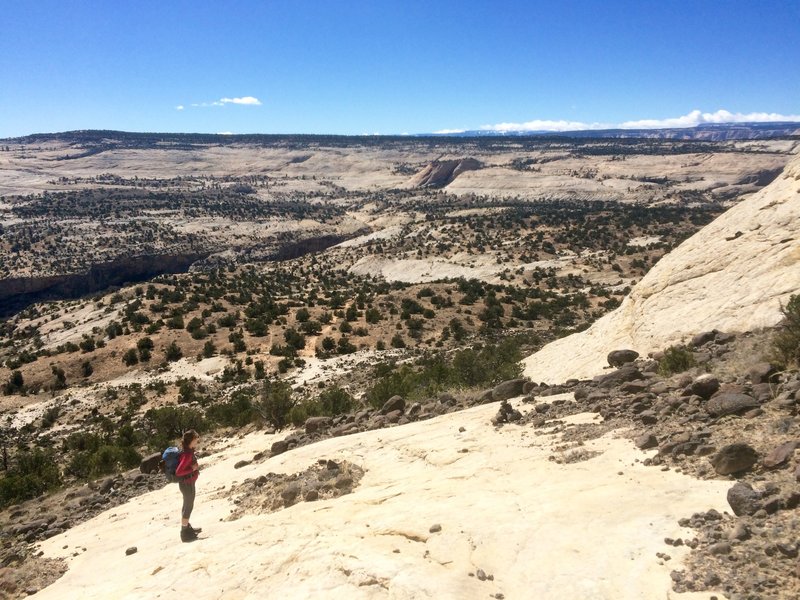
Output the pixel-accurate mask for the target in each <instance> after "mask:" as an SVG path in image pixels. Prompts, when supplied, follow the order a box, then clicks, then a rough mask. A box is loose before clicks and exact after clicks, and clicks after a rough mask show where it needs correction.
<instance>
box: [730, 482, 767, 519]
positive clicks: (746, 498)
mask: <svg viewBox="0 0 800 600" xmlns="http://www.w3.org/2000/svg"><path fill="white" fill-rule="evenodd" d="M727 498H728V504H730V506H731V508H732V509H733V514H735V515H736V516H737V517H741V516H742V515H753V514H755V513H756V511H757V510H758V509H760V508H761V494H760V493H759V492H757V491H755V490H754V489H753V486H751V485H750V484H749V483H744V482H742V481H739V482H737V483H736V485H734V486H733V487H732V488H731V489H729V490H728V496H727Z"/></svg>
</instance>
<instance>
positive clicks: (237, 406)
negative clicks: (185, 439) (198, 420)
mask: <svg viewBox="0 0 800 600" xmlns="http://www.w3.org/2000/svg"><path fill="white" fill-rule="evenodd" d="M252 397H253V389H252V388H243V389H239V390H236V391H235V392H234V393H233V394H232V395H231V399H230V400H228V401H227V402H222V403H219V404H214V405H213V406H210V407H209V408H208V409H207V410H206V417H207V418H208V419H209V420H210V421H213V422H215V423H218V424H219V425H223V426H228V427H243V426H244V425H247V424H248V423H251V422H253V421H254V420H255V419H256V418H257V417H258V416H259V414H258V412H257V411H256V410H255V409H254V408H253V401H252Z"/></svg>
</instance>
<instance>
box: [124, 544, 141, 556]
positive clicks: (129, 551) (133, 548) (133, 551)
mask: <svg viewBox="0 0 800 600" xmlns="http://www.w3.org/2000/svg"><path fill="white" fill-rule="evenodd" d="M138 551H139V549H138V548H137V547H136V546H131V547H130V548H128V549H127V550H125V556H130V555H131V554H136V553H137V552H138Z"/></svg>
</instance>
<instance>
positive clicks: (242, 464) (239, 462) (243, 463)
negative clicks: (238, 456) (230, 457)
mask: <svg viewBox="0 0 800 600" xmlns="http://www.w3.org/2000/svg"><path fill="white" fill-rule="evenodd" d="M249 464H250V461H249V460H237V461H236V462H235V463H234V465H233V468H234V469H241V468H242V467H246V466H247V465H249Z"/></svg>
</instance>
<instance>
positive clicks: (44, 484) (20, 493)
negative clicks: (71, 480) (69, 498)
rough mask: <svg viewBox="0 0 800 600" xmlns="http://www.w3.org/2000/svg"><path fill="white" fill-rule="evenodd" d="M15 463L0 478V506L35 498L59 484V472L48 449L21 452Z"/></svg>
mask: <svg viewBox="0 0 800 600" xmlns="http://www.w3.org/2000/svg"><path fill="white" fill-rule="evenodd" d="M15 462H16V464H15V465H14V466H13V467H12V468H11V469H9V470H8V472H7V473H6V476H5V477H3V478H2V479H0V508H4V507H6V506H8V505H10V504H13V503H15V502H22V501H23V500H28V499H30V498H35V497H36V496H39V495H41V494H44V493H45V492H47V491H49V490H51V489H53V488H55V487H58V486H59V485H61V473H60V472H59V469H58V466H57V464H56V460H55V457H54V455H53V453H52V452H50V451H43V450H39V449H38V448H37V449H35V450H33V451H32V452H21V453H19V454H18V455H17V456H16V461H15Z"/></svg>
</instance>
